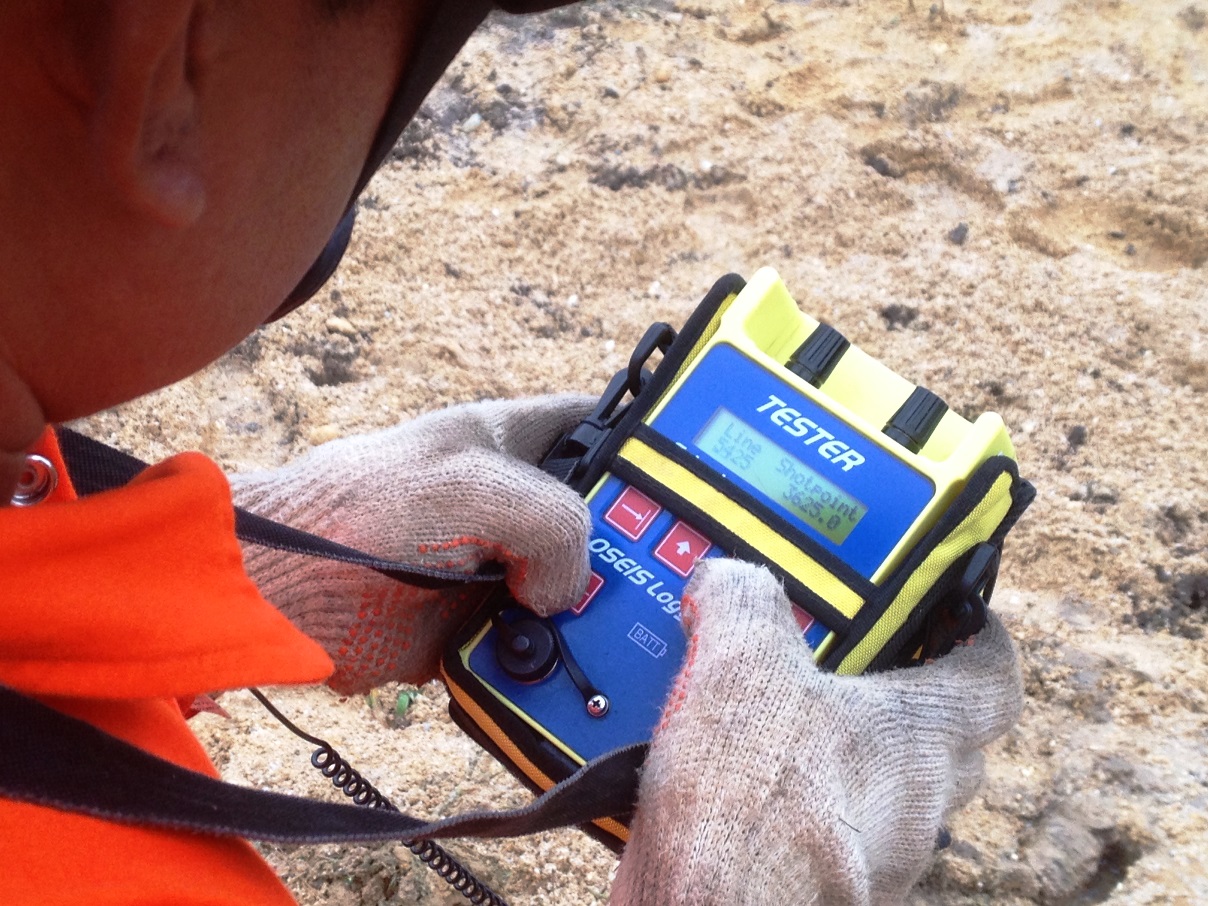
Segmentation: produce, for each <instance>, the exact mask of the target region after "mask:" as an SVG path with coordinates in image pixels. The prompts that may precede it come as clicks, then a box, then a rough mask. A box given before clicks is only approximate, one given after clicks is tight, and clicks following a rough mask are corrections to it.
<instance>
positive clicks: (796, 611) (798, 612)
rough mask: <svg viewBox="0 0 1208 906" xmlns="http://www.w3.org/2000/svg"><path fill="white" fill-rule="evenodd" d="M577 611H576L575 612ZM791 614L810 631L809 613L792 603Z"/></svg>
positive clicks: (804, 629)
mask: <svg viewBox="0 0 1208 906" xmlns="http://www.w3.org/2000/svg"><path fill="white" fill-rule="evenodd" d="M577 612H578V611H576V613H577ZM793 616H794V617H795V618H796V620H797V625H798V626H800V627H801V635H802V636H804V635H805V634H806V633H807V632H809V631H810V627H811V626H813V625H814V618H813V616H812V615H811V614H808V613H806V612H805V611H804V610H802V609H801V608H800V607H798V606H797V605H796V604H794V605H793Z"/></svg>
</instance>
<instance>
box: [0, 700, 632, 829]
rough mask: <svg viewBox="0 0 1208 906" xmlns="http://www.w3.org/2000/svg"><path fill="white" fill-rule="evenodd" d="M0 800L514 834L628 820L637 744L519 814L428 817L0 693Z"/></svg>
mask: <svg viewBox="0 0 1208 906" xmlns="http://www.w3.org/2000/svg"><path fill="white" fill-rule="evenodd" d="M0 751H3V752H4V766H3V769H2V770H0V793H3V794H4V795H5V796H7V797H9V798H11V799H17V800H20V801H23V802H31V803H34V804H37V805H44V806H49V807H52V808H57V809H61V810H64V811H70V812H80V813H83V814H86V815H92V816H93V817H97V818H104V819H106V820H109V821H117V822H121V823H126V824H139V825H152V826H157V827H164V828H171V829H176V830H189V831H195V832H199V833H207V834H217V835H220V836H236V837H243V838H246V839H250V840H264V841H271V842H277V843H355V842H373V841H386V840H404V841H412V840H419V839H425V840H426V839H432V838H443V837H488V836H489V837H511V836H520V835H523V834H533V833H538V832H540V831H545V830H549V829H551V828H555V827H562V826H565V825H568V824H579V823H581V822H584V821H590V820H592V819H595V818H609V817H615V816H617V815H623V814H627V813H628V812H630V811H632V809H633V805H634V803H633V801H632V797H631V795H630V793H628V792H624V791H632V790H633V789H635V788H636V785H637V780H636V777H637V772H638V769H639V767H640V766H641V763H642V761H643V759H644V758H645V746H637V745H635V746H628V747H626V748H622V749H617V750H615V751H613V752H609V753H607V754H605V755H602V756H600V757H599V758H597V759H596V760H595V761H592V762H589V763H588V764H586V765H584V766H583V767H582V768H581V769H580V770H579V771H578V772H577V773H575V774H574V775H572V776H571V777H568V778H567V779H566V780H564V781H562V783H559V784H558V785H557V786H555V787H553V788H551V789H550V790H548V791H547V792H546V793H544V794H543V795H542V796H540V797H539V798H537V799H535V800H533V801H532V802H531V803H529V804H528V805H525V806H523V807H521V808H516V809H509V810H506V811H498V812H490V811H471V812H466V813H464V814H460V815H454V816H453V817H450V818H443V819H440V820H437V821H425V820H422V819H420V818H415V817H412V816H411V815H406V814H403V813H402V812H397V811H393V810H390V809H373V808H362V807H360V806H357V805H344V804H340V803H333V802H322V801H319V800H314V799H306V798H303V797H300V796H290V795H286V794H283V793H272V792H266V791H263V790H255V789H250V788H248V787H240V786H235V785H233V784H229V783H224V782H222V781H220V780H214V779H213V778H210V777H207V776H205V775H204V774H198V773H195V772H193V771H190V770H187V769H185V768H182V767H180V766H178V765H175V764H172V763H171V762H168V761H164V760H162V759H160V758H157V757H155V756H154V755H151V754H149V753H147V752H144V751H143V750H142V749H139V748H136V747H135V746H132V745H130V744H128V743H125V742H123V741H122V740H120V739H118V738H117V737H114V736H111V735H109V734H108V733H105V732H103V731H101V730H98V729H96V728H95V727H93V726H92V725H91V724H88V723H85V722H84V721H81V720H77V719H75V718H73V717H69V716H67V715H65V714H62V713H60V712H59V711H55V710H54V709H53V708H50V707H47V706H46V705H43V704H41V703H40V702H37V701H35V700H34V699H32V698H29V697H27V696H25V695H22V694H20V693H18V692H14V691H13V690H12V689H9V688H7V687H4V686H0Z"/></svg>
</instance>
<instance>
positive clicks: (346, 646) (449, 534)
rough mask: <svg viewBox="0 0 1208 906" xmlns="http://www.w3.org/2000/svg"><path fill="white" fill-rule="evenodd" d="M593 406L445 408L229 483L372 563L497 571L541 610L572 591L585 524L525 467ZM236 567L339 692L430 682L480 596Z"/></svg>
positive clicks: (238, 497) (577, 582)
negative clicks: (324, 662)
mask: <svg viewBox="0 0 1208 906" xmlns="http://www.w3.org/2000/svg"><path fill="white" fill-rule="evenodd" d="M593 403H594V400H592V399H591V398H588V397H577V396H547V397H539V398H536V399H530V400H522V401H517V402H504V401H498V402H486V403H473V404H469V405H463V406H455V407H452V408H450V409H446V410H444V411H441V412H435V413H432V414H429V415H425V416H422V417H421V418H417V419H415V420H414V421H412V422H407V423H405V424H402V425H399V426H398V427H396V428H390V429H387V430H385V431H381V432H378V433H375V434H369V435H365V436H361V437H351V438H347V439H344V440H337V441H332V442H331V443H327V444H324V445H322V446H320V447H317V448H315V449H314V450H311V451H310V452H308V453H307V454H306V455H304V456H302V457H300V458H299V459H297V460H296V461H294V462H292V463H289V464H288V465H286V466H284V467H282V468H279V469H273V470H271V471H266V472H256V473H251V474H245V475H235V476H233V477H232V478H231V489H232V493H233V495H234V499H235V503H236V505H238V506H241V507H244V508H245V509H248V510H250V511H251V512H253V513H256V514H258V515H260V516H266V517H268V518H270V519H275V520H277V521H279V522H283V523H285V524H286V525H290V526H293V527H294V528H299V529H304V530H306V531H308V532H313V533H314V534H316V535H321V536H323V537H325V538H329V539H331V540H333V541H338V542H340V543H342V544H347V545H350V546H352V547H356V548H359V549H361V550H363V551H366V552H367V553H371V554H375V555H377V556H380V557H384V558H388V559H392V560H401V561H403V562H406V563H414V564H417V565H424V566H435V567H444V568H452V569H460V570H465V571H466V572H473V571H474V570H475V569H476V568H477V567H478V566H479V565H480V564H481V563H483V562H485V561H487V560H497V561H502V562H503V564H504V566H505V569H506V573H507V584H508V588H509V589H510V590H511V592H512V594H513V596H514V597H515V598H516V599H517V600H519V601H520V602H521V603H522V604H525V605H527V606H528V607H530V608H532V609H533V610H534V611H536V612H537V613H540V614H543V615H544V614H548V613H552V612H555V611H558V610H561V609H563V608H565V607H568V606H570V605H571V604H574V603H575V601H577V600H578V599H579V597H580V596H581V595H582V592H583V589H584V586H585V585H586V582H587V575H588V572H589V569H588V565H587V539H588V536H589V534H590V531H591V522H590V517H589V515H588V512H587V507H586V505H585V504H584V502H583V500H582V499H581V498H580V497H579V495H578V494H576V493H574V492H573V491H571V490H570V489H569V488H568V487H566V486H565V485H563V484H560V483H559V482H557V481H555V480H554V479H553V478H551V477H549V476H548V475H546V474H545V473H543V472H541V471H540V470H539V469H538V468H536V467H535V465H534V463H536V462H537V461H538V460H539V459H540V458H541V457H542V456H543V455H544V454H545V453H546V452H547V451H548V449H549V448H550V447H551V446H552V445H553V443H554V441H556V440H557V439H558V437H559V435H560V434H561V433H562V432H563V431H566V430H569V429H570V428H572V427H573V426H574V425H575V424H577V423H578V422H579V420H580V419H582V418H583V416H585V415H586V414H587V413H588V412H589V411H590V409H591V407H592V405H593ZM244 559H245V566H246V568H247V572H248V574H249V575H250V576H251V577H252V579H253V580H254V581H255V582H256V584H257V586H258V587H259V588H260V591H261V593H262V594H263V595H264V596H265V597H266V598H268V600H270V601H271V602H272V603H273V604H275V605H276V606H277V607H279V608H280V609H281V610H282V611H283V612H284V613H285V615H286V616H287V617H289V618H290V620H292V621H293V622H294V624H295V625H296V626H298V627H299V628H300V629H301V630H302V631H304V632H306V633H307V634H308V635H310V636H311V637H312V638H314V639H315V640H316V641H318V642H319V643H320V644H321V645H322V646H323V647H324V648H325V649H326V650H327V652H328V654H329V655H331V657H332V660H334V661H335V664H336V672H335V674H334V676H333V677H332V678H331V679H330V680H329V684H330V685H331V686H332V688H334V689H336V690H337V691H339V692H342V693H345V694H348V693H352V692H363V691H366V690H368V689H369V688H371V687H373V686H376V685H380V684H382V683H384V682H387V681H389V680H402V681H404V682H410V683H417V684H418V683H422V682H424V681H426V680H428V679H431V678H432V677H433V676H435V675H436V672H437V667H438V664H439V661H440V655H441V650H442V647H443V645H444V642H445V640H446V639H447V638H448V636H449V634H450V633H452V632H453V631H454V630H456V629H457V627H458V626H459V625H460V623H461V621H462V620H464V619H465V618H466V617H467V616H468V615H469V612H470V611H471V610H472V609H473V608H474V607H475V606H477V605H478V604H479V603H480V602H481V600H482V598H483V596H484V594H485V589H484V586H482V585H472V586H469V587H468V589H462V588H453V589H442V590H428V589H422V588H416V587H413V586H409V585H404V584H402V583H400V582H397V581H395V580H393V579H389V578H386V577H385V576H382V575H379V574H378V573H375V572H373V571H372V570H368V569H365V568H363V567H359V566H352V565H347V564H343V563H339V562H336V561H331V560H323V559H317V558H314V557H305V556H298V555H295V554H289V553H283V552H281V551H276V550H271V549H268V548H264V547H259V546H256V545H246V546H245V548H244Z"/></svg>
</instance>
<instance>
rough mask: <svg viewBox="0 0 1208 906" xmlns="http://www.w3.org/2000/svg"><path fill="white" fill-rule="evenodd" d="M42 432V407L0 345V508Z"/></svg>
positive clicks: (11, 491) (10, 493) (10, 492)
mask: <svg viewBox="0 0 1208 906" xmlns="http://www.w3.org/2000/svg"><path fill="white" fill-rule="evenodd" d="M45 429H46V419H45V418H44V417H43V415H42V407H41V406H40V405H39V404H38V401H37V399H35V398H34V395H33V392H32V391H31V390H30V389H29V385H27V384H26V383H25V381H24V380H22V378H21V376H20V375H18V374H17V372H16V371H14V370H13V368H12V367H11V366H10V365H9V364H8V360H7V359H6V358H5V357H4V355H3V350H2V346H0V506H7V505H8V501H9V498H10V497H12V495H13V491H14V490H15V489H16V487H17V480H18V479H19V478H20V477H21V470H22V468H24V466H25V451H26V450H28V449H29V448H30V447H31V446H33V444H34V442H35V441H36V440H37V439H38V438H39V437H40V436H41V435H42V432H43V431H44V430H45Z"/></svg>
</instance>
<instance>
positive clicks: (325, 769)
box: [248, 688, 508, 906]
mask: <svg viewBox="0 0 1208 906" xmlns="http://www.w3.org/2000/svg"><path fill="white" fill-rule="evenodd" d="M248 691H249V692H250V693H252V695H254V696H256V698H257V699H258V700H259V702H260V704H262V705H264V707H265V708H266V709H267V710H268V713H269V714H271V715H273V717H275V718H277V720H278V721H280V722H281V724H282V725H283V726H284V727H285V729H287V730H289V731H290V732H291V733H293V734H294V735H295V736H298V737H300V738H302V739H304V740H306V741H307V742H309V743H310V744H311V745H313V746H316V747H317V748H316V749H315V750H314V752H312V753H311V756H310V763H311V764H312V765H314V766H315V767H316V768H318V769H319V772H320V773H321V774H322V775H323V776H324V777H326V778H327V779H328V780H330V781H331V784H332V786H334V787H335V788H336V789H337V790H339V791H340V792H341V793H343V794H344V795H345V796H347V797H348V798H349V799H351V800H352V801H353V803H354V804H356V805H363V806H365V807H366V808H380V809H387V810H389V811H392V812H397V811H398V809H397V808H396V807H395V806H394V804H393V803H392V802H391V801H390V800H389V799H387V798H386V796H385V795H384V794H383V793H382V792H381V790H379V789H377V787H375V786H374V785H373V784H372V783H370V782H369V781H368V780H366V779H365V778H364V777H363V776H361V772H360V771H358V770H356V768H354V767H353V766H352V765H350V764H349V763H348V762H347V761H346V760H345V759H344V758H343V756H341V755H340V753H339V752H337V751H336V750H335V747H334V746H332V744H331V743H329V742H328V741H327V740H325V739H320V738H319V737H318V736H311V735H310V734H309V733H307V732H306V731H305V730H303V729H301V728H300V727H298V726H297V725H295V724H294V723H293V722H292V721H291V720H290V719H289V718H288V717H286V716H285V715H284V714H282V713H281V712H280V711H279V710H277V706H276V705H274V704H273V703H272V702H270V701H269V700H268V698H267V697H266V696H265V695H264V693H263V692H261V691H260V690H259V689H254V688H249V689H248ZM402 842H403V845H404V846H406V847H407V849H409V850H411V852H412V853H414V854H415V856H416V857H417V858H418V859H419V860H420V861H421V862H423V863H424V864H425V865H427V866H428V867H429V868H431V869H432V870H433V871H435V872H436V873H437V874H438V875H440V876H441V877H442V878H443V879H444V880H445V882H446V883H447V884H448V885H449V886H450V887H452V888H453V889H454V890H456V891H457V892H458V893H460V894H461V895H462V896H463V897H465V898H466V899H467V900H469V901H470V902H471V903H473V904H474V906H508V903H507V901H506V900H505V899H504V898H503V897H501V896H500V895H499V894H497V893H495V891H493V890H491V888H490V887H488V886H487V885H486V884H484V883H482V881H480V880H478V878H476V877H474V874H473V872H471V871H470V870H469V869H468V868H466V867H465V866H464V865H462V864H461V863H460V862H459V861H457V859H455V858H454V857H453V856H452V855H450V854H449V852H448V851H447V850H446V849H444V848H443V847H442V846H440V844H438V843H436V842H434V841H432V840H416V841H411V840H404V841H402Z"/></svg>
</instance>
